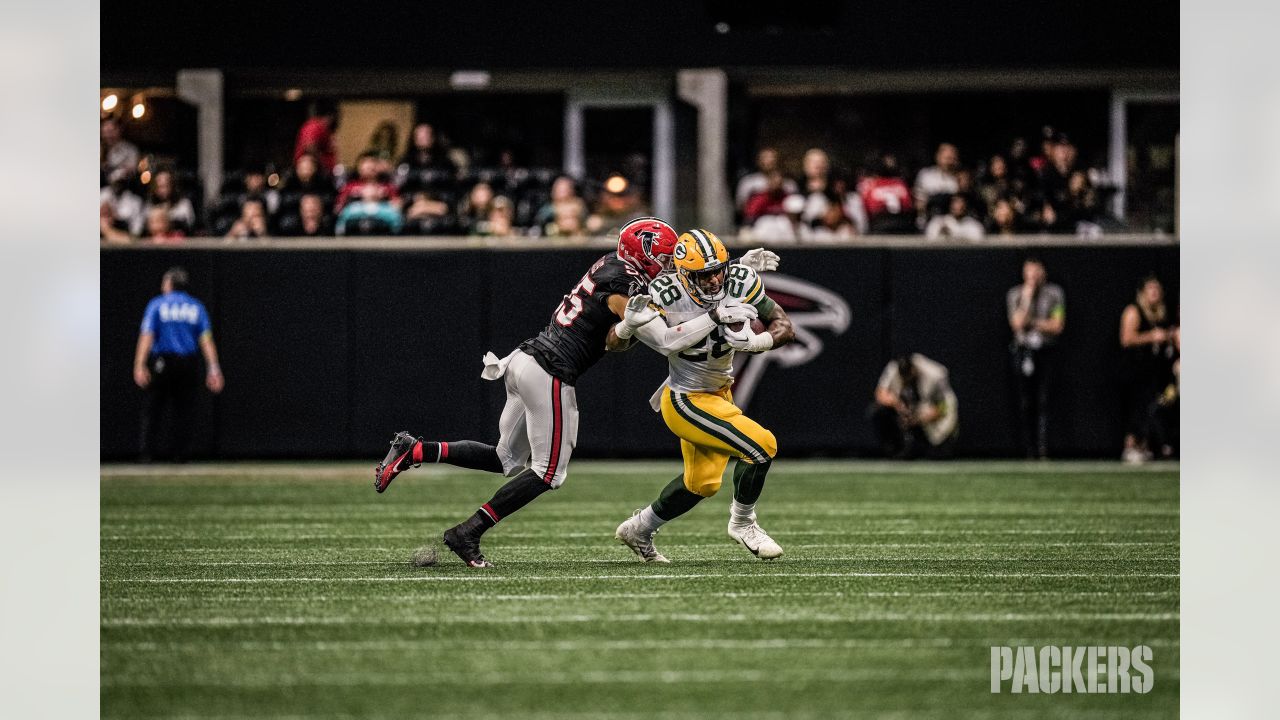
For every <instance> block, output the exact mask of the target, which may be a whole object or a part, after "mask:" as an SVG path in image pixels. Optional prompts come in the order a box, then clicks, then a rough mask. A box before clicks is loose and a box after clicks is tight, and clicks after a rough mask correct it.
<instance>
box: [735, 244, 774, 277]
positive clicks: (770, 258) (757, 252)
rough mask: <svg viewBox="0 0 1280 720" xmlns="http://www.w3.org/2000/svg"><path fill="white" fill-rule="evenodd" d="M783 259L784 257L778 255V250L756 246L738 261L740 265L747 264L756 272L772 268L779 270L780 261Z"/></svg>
mask: <svg viewBox="0 0 1280 720" xmlns="http://www.w3.org/2000/svg"><path fill="white" fill-rule="evenodd" d="M781 260H782V258H780V257H778V253H776V252H773V251H770V250H765V249H764V248H756V249H754V250H748V251H747V252H746V253H744V254H743V255H742V257H741V258H739V259H738V263H739V264H740V265H746V266H747V267H749V268H751V269H752V270H755V271H756V272H768V271H770V270H777V269H778V262H779V261H781Z"/></svg>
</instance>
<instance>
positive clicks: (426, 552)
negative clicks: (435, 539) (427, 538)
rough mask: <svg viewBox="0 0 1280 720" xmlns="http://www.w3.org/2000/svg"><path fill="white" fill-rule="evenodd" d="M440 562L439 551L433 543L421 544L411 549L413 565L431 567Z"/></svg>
mask: <svg viewBox="0 0 1280 720" xmlns="http://www.w3.org/2000/svg"><path fill="white" fill-rule="evenodd" d="M437 562H440V551H439V550H438V549H437V548H436V547H435V546H434V545H423V546H422V547H420V548H418V549H417V550H414V551H413V566H414V567H431V566H432V565H435V564H436V563H437Z"/></svg>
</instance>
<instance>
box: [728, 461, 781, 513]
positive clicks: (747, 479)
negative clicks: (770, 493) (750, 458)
mask: <svg viewBox="0 0 1280 720" xmlns="http://www.w3.org/2000/svg"><path fill="white" fill-rule="evenodd" d="M772 464H773V460H767V461H765V462H762V463H754V464H753V463H749V462H746V461H745V460H741V459H739V460H738V461H737V464H735V465H734V466H733V499H734V500H735V501H736V502H739V503H741V504H743V505H755V504H756V500H759V499H760V492H761V491H762V490H764V476H765V475H766V474H767V473H768V472H769V466H770V465H772Z"/></svg>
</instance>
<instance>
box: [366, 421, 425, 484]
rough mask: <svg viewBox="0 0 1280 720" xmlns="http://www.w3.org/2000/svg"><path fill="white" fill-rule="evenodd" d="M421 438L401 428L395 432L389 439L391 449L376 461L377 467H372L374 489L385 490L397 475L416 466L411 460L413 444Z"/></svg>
mask: <svg viewBox="0 0 1280 720" xmlns="http://www.w3.org/2000/svg"><path fill="white" fill-rule="evenodd" d="M421 439H422V438H416V437H414V436H412V435H410V434H409V433H407V432H404V431H403V430H402V431H400V432H398V433H396V436H395V437H394V438H392V439H391V449H390V450H388V451H387V456H386V457H385V458H383V459H382V462H380V463H378V467H376V468H374V469H373V489H374V490H377V491H378V492H382V491H383V490H386V489H387V486H388V485H390V484H391V481H392V480H394V479H395V477H396V476H397V475H399V474H400V473H402V472H404V471H405V470H408V469H409V468H410V467H417V464H416V463H414V462H413V446H414V445H416V444H418V442H419V441H420V440H421Z"/></svg>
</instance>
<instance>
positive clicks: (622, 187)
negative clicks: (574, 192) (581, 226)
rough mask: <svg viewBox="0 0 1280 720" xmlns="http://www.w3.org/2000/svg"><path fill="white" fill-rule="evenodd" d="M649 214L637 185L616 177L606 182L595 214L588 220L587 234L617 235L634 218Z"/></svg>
mask: <svg viewBox="0 0 1280 720" xmlns="http://www.w3.org/2000/svg"><path fill="white" fill-rule="evenodd" d="M647 214H649V213H648V209H647V208H646V207H645V205H644V199H643V198H642V197H641V196H640V192H639V190H638V189H637V188H636V186H635V184H634V183H630V182H627V181H626V179H625V178H623V177H622V176H620V175H614V176H612V177H610V178H609V179H608V180H606V181H605V187H604V189H603V191H602V192H601V193H600V199H599V200H598V201H596V208H595V212H593V213H591V216H590V217H588V218H587V232H588V233H590V234H591V235H594V236H597V237H599V236H602V235H615V234H617V232H618V230H619V229H620V228H621V227H622V226H623V225H624V224H626V223H627V222H629V221H631V220H632V219H633V218H636V217H638V216H640V215H647Z"/></svg>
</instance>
